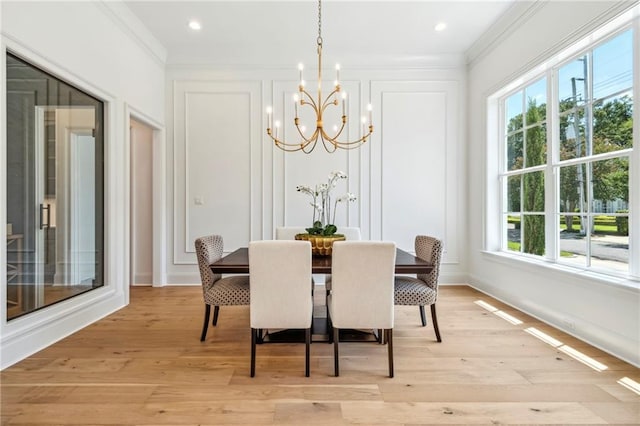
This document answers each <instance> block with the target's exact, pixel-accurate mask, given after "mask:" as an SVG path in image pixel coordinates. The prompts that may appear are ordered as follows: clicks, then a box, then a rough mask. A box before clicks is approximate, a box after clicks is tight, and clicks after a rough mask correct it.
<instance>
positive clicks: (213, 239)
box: [194, 235, 224, 292]
mask: <svg viewBox="0 0 640 426" xmlns="http://www.w3.org/2000/svg"><path fill="white" fill-rule="evenodd" d="M194 244H195V248H196V256H197V258H198V268H199V269H200V280H201V281H202V291H203V292H206V291H207V290H209V289H210V288H211V287H213V284H214V283H215V282H216V281H218V280H219V279H220V278H222V276H221V275H220V274H214V273H213V272H212V271H211V268H210V265H211V264H212V263H214V262H216V261H218V260H220V258H222V253H223V249H224V243H223V240H222V236H220V235H207V236H205V237H200V238H197V239H196V240H195V243H194Z"/></svg>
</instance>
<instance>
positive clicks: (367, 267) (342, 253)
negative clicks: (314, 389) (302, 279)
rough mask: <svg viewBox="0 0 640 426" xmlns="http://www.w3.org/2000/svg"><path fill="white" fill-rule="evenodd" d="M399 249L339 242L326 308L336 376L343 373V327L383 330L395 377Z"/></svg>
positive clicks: (381, 244)
mask: <svg viewBox="0 0 640 426" xmlns="http://www.w3.org/2000/svg"><path fill="white" fill-rule="evenodd" d="M395 261H396V246H395V244H394V243H392V242H383V241H337V242H335V243H333V254H332V259H331V264H332V265H331V274H332V285H333V287H332V290H331V294H330V295H329V297H328V300H327V305H328V308H329V314H330V318H331V324H332V326H333V345H334V346H333V347H334V368H335V375H336V376H338V375H339V374H340V367H339V349H338V347H339V343H340V342H339V340H340V329H341V328H356V329H358V328H359V329H382V330H384V333H385V337H386V339H385V340H386V342H387V345H388V357H389V377H393V277H394V269H395Z"/></svg>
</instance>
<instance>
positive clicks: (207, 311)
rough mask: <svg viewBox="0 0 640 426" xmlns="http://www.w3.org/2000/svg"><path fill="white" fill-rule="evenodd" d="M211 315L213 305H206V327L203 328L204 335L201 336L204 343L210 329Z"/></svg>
mask: <svg viewBox="0 0 640 426" xmlns="http://www.w3.org/2000/svg"><path fill="white" fill-rule="evenodd" d="M210 315H211V305H207V304H206V303H205V305H204V325H203V326H202V334H201V335H200V341H201V342H204V339H205V338H206V337H207V329H208V328H209V316H210Z"/></svg>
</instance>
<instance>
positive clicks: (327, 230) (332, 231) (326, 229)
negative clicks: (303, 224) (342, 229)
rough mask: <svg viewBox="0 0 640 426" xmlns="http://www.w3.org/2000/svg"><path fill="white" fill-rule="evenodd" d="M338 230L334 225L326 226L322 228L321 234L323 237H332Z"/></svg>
mask: <svg viewBox="0 0 640 426" xmlns="http://www.w3.org/2000/svg"><path fill="white" fill-rule="evenodd" d="M337 230H338V227H337V226H335V225H327V226H325V227H324V232H323V233H322V234H323V235H325V236H329V235H333V234H335V233H336V231H337Z"/></svg>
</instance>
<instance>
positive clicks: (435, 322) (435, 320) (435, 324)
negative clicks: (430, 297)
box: [431, 303, 442, 342]
mask: <svg viewBox="0 0 640 426" xmlns="http://www.w3.org/2000/svg"><path fill="white" fill-rule="evenodd" d="M431 321H432V322H433V330H434V331H435V332H436V339H438V342H442V339H441V338H440V329H439V328H438V317H437V316H436V304H435V303H434V304H433V305H431Z"/></svg>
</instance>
